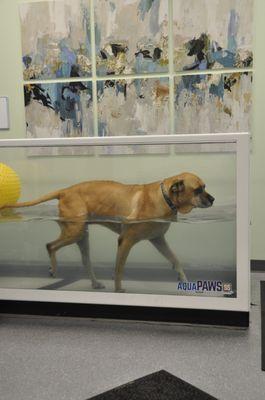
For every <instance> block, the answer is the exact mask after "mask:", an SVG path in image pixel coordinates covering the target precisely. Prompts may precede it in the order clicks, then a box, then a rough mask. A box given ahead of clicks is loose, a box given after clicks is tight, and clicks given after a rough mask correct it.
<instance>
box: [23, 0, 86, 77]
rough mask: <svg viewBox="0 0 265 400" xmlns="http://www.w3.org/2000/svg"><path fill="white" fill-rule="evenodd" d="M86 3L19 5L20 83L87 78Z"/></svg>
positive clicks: (62, 1)
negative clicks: (33, 80)
mask: <svg viewBox="0 0 265 400" xmlns="http://www.w3.org/2000/svg"><path fill="white" fill-rule="evenodd" d="M89 7H90V6H89V0H75V1H72V0H60V1H40V2H33V3H22V4H20V6H19V11H20V23H21V39H22V61H23V68H24V72H23V74H24V80H31V79H51V78H69V77H79V76H80V77H81V76H82V77H84V76H90V75H91V64H92V63H91V39H90V12H89Z"/></svg>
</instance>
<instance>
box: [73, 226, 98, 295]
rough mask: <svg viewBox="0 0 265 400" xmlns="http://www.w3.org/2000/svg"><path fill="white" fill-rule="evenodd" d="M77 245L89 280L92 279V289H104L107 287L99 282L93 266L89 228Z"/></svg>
mask: <svg viewBox="0 0 265 400" xmlns="http://www.w3.org/2000/svg"><path fill="white" fill-rule="evenodd" d="M76 244H77V245H78V247H79V249H80V252H81V256H82V262H83V265H84V267H85V268H86V269H87V271H88V275H89V278H90V279H91V283H92V288H93V289H104V287H105V286H104V285H103V284H102V283H101V282H99V281H98V280H97V278H96V276H95V273H94V270H93V267H92V264H91V260H90V252H89V234H88V230H87V228H85V230H84V234H83V236H82V238H81V239H80V240H79V241H78V242H76Z"/></svg>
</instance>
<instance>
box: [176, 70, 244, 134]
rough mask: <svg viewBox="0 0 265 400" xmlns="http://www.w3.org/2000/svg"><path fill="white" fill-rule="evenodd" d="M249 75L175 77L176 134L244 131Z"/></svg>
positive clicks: (238, 73) (235, 73) (227, 74)
mask: <svg viewBox="0 0 265 400" xmlns="http://www.w3.org/2000/svg"><path fill="white" fill-rule="evenodd" d="M251 87H252V74H251V73H249V72H234V73H226V74H225V73H223V74H205V75H183V76H179V77H175V133H181V134H186V133H228V132H247V131H249V129H250V110H251V104H252V101H251Z"/></svg>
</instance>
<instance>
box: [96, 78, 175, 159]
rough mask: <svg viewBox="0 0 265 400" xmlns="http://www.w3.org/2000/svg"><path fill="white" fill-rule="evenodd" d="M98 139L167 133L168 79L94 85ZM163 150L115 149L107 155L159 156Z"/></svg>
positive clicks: (118, 81)
mask: <svg viewBox="0 0 265 400" xmlns="http://www.w3.org/2000/svg"><path fill="white" fill-rule="evenodd" d="M97 92H98V129H99V136H130V135H164V134H168V133H169V80H168V78H150V79H127V80H125V79H122V80H105V81H99V82H98V83H97ZM164 151H167V147H166V146H130V147H126V146H117V147H116V146H115V147H109V148H106V149H105V153H107V154H109V153H110V154H124V153H126V154H129V153H132V154H134V153H142V152H143V153H161V152H164Z"/></svg>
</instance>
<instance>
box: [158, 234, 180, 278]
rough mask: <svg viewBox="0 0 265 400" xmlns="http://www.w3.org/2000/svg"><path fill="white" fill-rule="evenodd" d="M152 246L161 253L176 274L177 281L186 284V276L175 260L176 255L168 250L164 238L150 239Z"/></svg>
mask: <svg viewBox="0 0 265 400" xmlns="http://www.w3.org/2000/svg"><path fill="white" fill-rule="evenodd" d="M150 242H151V243H152V245H153V246H155V248H156V249H157V250H158V251H159V253H161V254H162V255H163V256H164V257H165V258H166V259H167V260H168V261H169V262H170V263H171V264H172V266H173V269H174V270H175V271H177V272H178V274H179V279H180V281H182V282H187V278H186V275H185V273H184V271H183V269H182V267H181V265H180V263H179V260H178V259H177V257H176V255H175V254H174V253H173V251H172V250H171V249H170V247H169V245H168V243H167V241H166V239H165V236H164V235H163V236H159V237H157V238H155V239H150Z"/></svg>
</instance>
